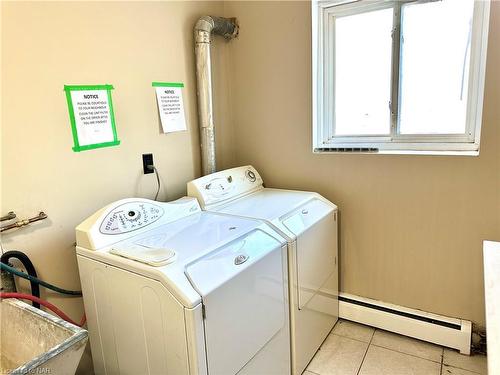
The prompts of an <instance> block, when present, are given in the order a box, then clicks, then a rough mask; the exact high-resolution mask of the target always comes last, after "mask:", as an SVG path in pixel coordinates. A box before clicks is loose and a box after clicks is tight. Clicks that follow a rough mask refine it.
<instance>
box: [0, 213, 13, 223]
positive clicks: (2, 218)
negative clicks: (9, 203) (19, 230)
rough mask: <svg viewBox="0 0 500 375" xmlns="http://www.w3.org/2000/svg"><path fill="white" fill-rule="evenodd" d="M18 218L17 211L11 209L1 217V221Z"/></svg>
mask: <svg viewBox="0 0 500 375" xmlns="http://www.w3.org/2000/svg"><path fill="white" fill-rule="evenodd" d="M15 218H16V213H15V212H14V211H10V212H9V213H7V215H5V216H2V217H0V221H6V220H12V219H15Z"/></svg>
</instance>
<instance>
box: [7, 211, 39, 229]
mask: <svg viewBox="0 0 500 375" xmlns="http://www.w3.org/2000/svg"><path fill="white" fill-rule="evenodd" d="M47 217H48V216H47V215H46V214H45V212H43V211H42V212H40V213H39V214H38V216H35V217H32V218H29V219H26V220H19V221H16V222H15V223H12V224H9V225H5V226H3V227H1V228H0V232H4V231H6V230H10V229H14V228H21V227H24V226H26V225H29V224H31V223H34V222H35V221H40V220H44V219H46V218H47Z"/></svg>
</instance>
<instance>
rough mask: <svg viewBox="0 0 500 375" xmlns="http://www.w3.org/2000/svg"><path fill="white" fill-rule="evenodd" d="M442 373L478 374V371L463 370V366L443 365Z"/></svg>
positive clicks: (449, 374)
mask: <svg viewBox="0 0 500 375" xmlns="http://www.w3.org/2000/svg"><path fill="white" fill-rule="evenodd" d="M441 375H478V373H477V372H472V371H468V370H463V369H461V368H457V367H452V366H447V365H443V368H442V369H441Z"/></svg>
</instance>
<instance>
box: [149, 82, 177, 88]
mask: <svg viewBox="0 0 500 375" xmlns="http://www.w3.org/2000/svg"><path fill="white" fill-rule="evenodd" d="M151 85H152V86H153V87H184V83H180V82H153V83H152V84H151Z"/></svg>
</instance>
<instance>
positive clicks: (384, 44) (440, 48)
mask: <svg viewBox="0 0 500 375" xmlns="http://www.w3.org/2000/svg"><path fill="white" fill-rule="evenodd" d="M489 6H490V4H489V1H486V0H479V1H474V0H460V1H458V0H420V1H416V0H413V1H408V0H406V1H405V0H399V1H387V0H371V1H365V0H360V1H342V2H339V1H317V2H314V3H313V106H314V108H313V113H314V116H313V123H314V125H313V127H314V129H313V142H314V150H315V151H317V152H322V151H379V152H387V153H391V152H401V153H413V152H415V153H418V152H422V153H429V152H430V153H443V152H444V153H466V154H477V153H478V151H479V136H480V128H481V115H482V101H483V91H484V79H485V65H486V46H487V34H488V20H489Z"/></svg>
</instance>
